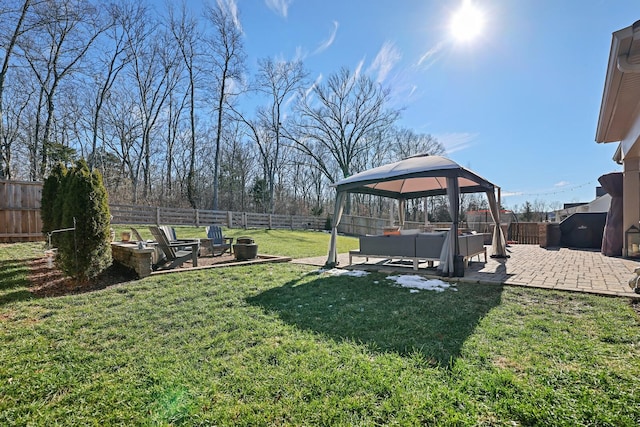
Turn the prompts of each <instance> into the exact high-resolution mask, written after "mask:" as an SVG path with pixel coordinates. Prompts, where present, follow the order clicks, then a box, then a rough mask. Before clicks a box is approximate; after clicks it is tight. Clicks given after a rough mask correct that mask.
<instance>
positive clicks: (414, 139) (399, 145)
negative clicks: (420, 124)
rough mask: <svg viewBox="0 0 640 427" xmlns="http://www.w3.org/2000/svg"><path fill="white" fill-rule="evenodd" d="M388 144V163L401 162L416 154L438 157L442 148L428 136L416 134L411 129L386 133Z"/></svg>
mask: <svg viewBox="0 0 640 427" xmlns="http://www.w3.org/2000/svg"><path fill="white" fill-rule="evenodd" d="M387 138H388V141H389V144H390V153H391V156H392V158H390V159H389V160H390V161H396V160H402V159H405V158H407V157H410V156H415V155H417V154H429V155H432V156H439V155H442V154H444V153H445V149H444V146H443V145H442V144H441V143H440V142H438V140H437V139H436V138H434V137H433V136H431V135H429V134H418V133H415V132H414V131H413V130H411V129H404V128H393V129H391V130H390V132H388V133H387Z"/></svg>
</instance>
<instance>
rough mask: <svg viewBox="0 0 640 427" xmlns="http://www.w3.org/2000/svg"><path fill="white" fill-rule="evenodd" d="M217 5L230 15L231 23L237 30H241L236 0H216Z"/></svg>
mask: <svg viewBox="0 0 640 427" xmlns="http://www.w3.org/2000/svg"><path fill="white" fill-rule="evenodd" d="M218 7H219V8H220V10H223V11H224V12H225V13H226V14H228V15H230V16H231V19H233V24H234V25H235V26H236V28H237V29H238V30H239V31H242V24H240V18H238V4H237V3H236V0H218Z"/></svg>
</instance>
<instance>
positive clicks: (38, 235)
mask: <svg viewBox="0 0 640 427" xmlns="http://www.w3.org/2000/svg"><path fill="white" fill-rule="evenodd" d="M41 198H42V183H41V182H25V181H0V242H2V243H10V242H29V241H36V240H43V239H44V238H43V237H42V221H41V220H40V200H41Z"/></svg>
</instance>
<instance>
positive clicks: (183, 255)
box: [149, 226, 200, 268]
mask: <svg viewBox="0 0 640 427" xmlns="http://www.w3.org/2000/svg"><path fill="white" fill-rule="evenodd" d="M149 231H151V234H152V235H153V237H154V238H155V239H156V242H157V243H158V246H159V247H160V249H162V252H163V253H164V255H165V257H166V258H165V260H164V262H162V264H160V265H157V266H156V268H158V267H164V264H166V263H169V265H168V266H167V267H166V268H175V267H179V266H181V265H182V264H184V263H185V262H187V261H189V260H191V261H192V263H193V266H194V267H197V266H198V249H199V247H200V242H199V241H198V240H191V241H187V240H181V241H179V242H170V241H169V239H168V238H167V235H166V234H165V233H164V231H162V230H161V229H160V228H158V227H156V226H149ZM182 247H190V248H191V249H190V250H182V249H180V248H182Z"/></svg>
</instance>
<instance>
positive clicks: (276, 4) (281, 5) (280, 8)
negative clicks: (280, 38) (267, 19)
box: [264, 0, 293, 18]
mask: <svg viewBox="0 0 640 427" xmlns="http://www.w3.org/2000/svg"><path fill="white" fill-rule="evenodd" d="M264 2H265V4H266V5H267V7H268V8H269V9H271V10H273V11H274V12H275V13H277V14H278V15H280V16H282V17H283V18H286V17H287V13H288V12H289V6H290V5H291V3H293V0H264Z"/></svg>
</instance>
